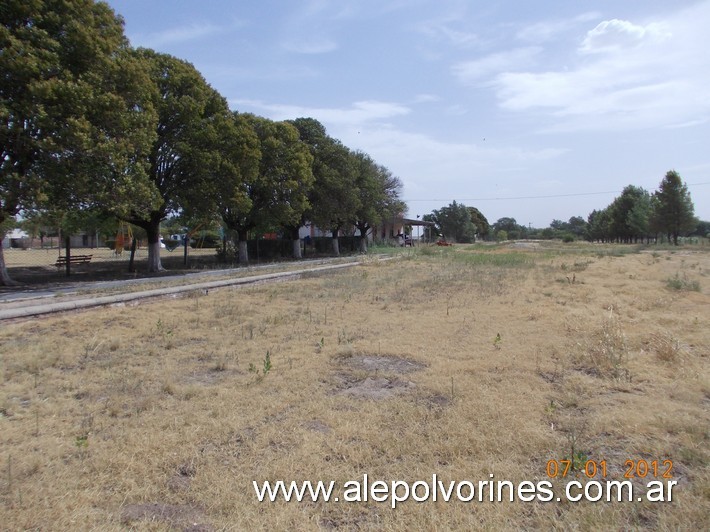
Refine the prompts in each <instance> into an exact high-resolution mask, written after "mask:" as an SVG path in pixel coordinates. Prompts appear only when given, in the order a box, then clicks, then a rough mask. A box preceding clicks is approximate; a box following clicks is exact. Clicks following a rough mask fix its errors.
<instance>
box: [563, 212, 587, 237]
mask: <svg viewBox="0 0 710 532" xmlns="http://www.w3.org/2000/svg"><path fill="white" fill-rule="evenodd" d="M567 226H568V229H569V232H570V233H572V234H573V235H575V236H576V237H578V238H583V237H584V235H585V233H586V232H587V221H586V220H585V219H584V218H582V217H581V216H572V217H571V218H570V219H569V221H568V222H567Z"/></svg>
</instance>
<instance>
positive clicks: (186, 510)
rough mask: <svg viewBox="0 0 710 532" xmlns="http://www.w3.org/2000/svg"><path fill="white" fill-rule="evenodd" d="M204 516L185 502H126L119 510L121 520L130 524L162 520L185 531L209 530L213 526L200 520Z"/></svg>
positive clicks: (203, 531)
mask: <svg viewBox="0 0 710 532" xmlns="http://www.w3.org/2000/svg"><path fill="white" fill-rule="evenodd" d="M203 518H204V516H203V515H202V512H201V511H200V510H198V509H197V508H194V507H192V506H188V505H186V504H165V503H160V502H154V503H145V504H128V505H126V506H124V507H123V509H122V510H121V521H122V522H123V523H124V524H126V525H131V524H133V523H135V522H136V521H147V522H153V523H155V522H163V523H166V524H167V525H169V526H170V527H171V528H176V529H179V530H183V531H185V532H188V531H189V532H211V531H212V530H214V528H213V527H212V526H211V525H209V524H207V523H204V522H202V520H203Z"/></svg>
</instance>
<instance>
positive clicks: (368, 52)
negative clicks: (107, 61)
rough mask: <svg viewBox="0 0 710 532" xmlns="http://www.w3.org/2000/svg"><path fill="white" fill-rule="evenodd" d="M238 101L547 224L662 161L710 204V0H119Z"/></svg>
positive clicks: (431, 205)
mask: <svg viewBox="0 0 710 532" xmlns="http://www.w3.org/2000/svg"><path fill="white" fill-rule="evenodd" d="M108 3H109V4H110V5H111V6H112V7H113V8H114V9H115V10H116V12H118V13H119V14H121V15H122V16H123V17H124V19H125V23H126V34H127V35H128V38H129V39H130V40H131V43H132V44H133V45H134V46H145V47H149V48H153V49H155V50H157V51H160V52H165V53H169V54H172V55H175V56H177V57H179V58H181V59H185V60H187V61H190V62H191V63H192V64H194V65H195V67H196V68H197V69H198V70H199V71H200V72H201V73H202V74H203V76H204V77H205V78H206V80H207V81H208V82H209V83H210V84H211V85H212V86H213V87H214V88H215V89H217V90H218V91H219V92H220V93H221V94H222V95H223V96H224V97H225V98H227V100H228V101H229V103H230V106H231V108H232V109H233V110H237V111H242V112H251V113H255V114H258V115H261V116H265V117H268V118H271V119H274V120H284V119H292V118H297V117H301V116H307V117H313V118H315V119H317V120H319V121H320V122H321V123H322V124H323V125H324V126H325V127H326V129H327V130H328V133H329V134H330V135H331V136H333V137H335V138H338V139H340V140H341V141H342V142H343V143H344V144H345V145H347V146H348V147H350V148H352V149H359V150H362V151H364V152H367V153H368V154H370V155H371V156H372V157H373V158H374V159H375V160H376V161H377V162H378V163H380V164H382V165H384V166H386V167H387V168H389V169H390V170H391V171H392V173H393V174H395V175H397V176H398V177H399V178H400V179H401V180H402V182H403V183H404V190H403V194H402V196H403V199H404V200H405V201H407V204H408V206H409V212H408V214H409V216H410V217H414V216H416V215H417V214H419V215H421V214H426V213H429V212H431V211H432V210H433V209H438V208H440V207H442V206H444V205H447V204H449V203H450V202H451V201H452V200H454V199H455V200H457V201H459V202H463V203H465V204H467V205H472V206H475V207H478V208H479V209H480V210H481V212H483V214H484V215H485V216H486V217H487V218H488V220H489V221H490V222H491V223H493V222H495V221H496V220H497V219H499V218H501V217H504V216H508V217H513V218H515V219H516V220H517V221H518V223H520V224H523V225H527V224H529V223H530V224H532V225H533V226H534V227H546V226H548V225H549V224H550V222H551V221H552V220H553V219H560V220H568V219H569V218H570V217H571V216H584V217H585V218H586V217H587V215H588V214H589V213H590V212H591V211H592V210H593V209H600V208H604V207H606V206H607V205H608V204H609V203H610V202H611V201H612V200H613V199H614V197H615V196H617V195H618V194H619V192H620V191H621V189H622V188H623V187H624V186H626V185H628V184H633V185H637V186H642V187H644V188H646V189H647V190H649V191H651V192H652V191H654V190H656V188H657V187H658V184H659V183H660V181H661V179H662V178H663V176H664V175H665V173H666V171H668V170H671V169H675V170H677V171H678V172H679V173H680V175H681V177H682V178H683V179H684V180H685V182H686V183H687V184H688V185H689V190H690V192H691V196H692V198H693V201H694V203H695V210H696V215H697V216H699V217H700V218H701V219H704V220H710V54H709V53H708V50H710V31H709V30H708V27H707V26H708V22H710V1H690V0H675V1H674V2H668V1H665V0H664V1H658V0H623V1H621V0H614V1H589V0H586V1H582V0H567V1H562V0H539V1H535V2H532V1H522V0H516V1H513V0H502V1H501V0H499V1H495V2H479V1H477V0H471V1H464V0H281V1H276V0H240V1H228V0H202V1H195V0H173V1H170V2H168V1H165V0H109V2H108Z"/></svg>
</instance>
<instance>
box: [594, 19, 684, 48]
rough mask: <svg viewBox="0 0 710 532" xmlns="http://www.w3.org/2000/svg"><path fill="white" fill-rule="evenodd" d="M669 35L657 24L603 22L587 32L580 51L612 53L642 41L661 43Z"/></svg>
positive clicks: (618, 21) (625, 21) (617, 20)
mask: <svg viewBox="0 0 710 532" xmlns="http://www.w3.org/2000/svg"><path fill="white" fill-rule="evenodd" d="M670 37H671V34H670V33H669V32H668V31H667V30H665V29H664V28H663V25H661V24H658V23H652V24H648V25H647V26H639V25H636V24H633V23H631V22H629V21H628V20H619V19H612V20H605V21H603V22H600V23H599V24H598V25H597V26H596V27H595V28H594V29H592V30H590V31H589V32H587V36H586V37H585V38H584V41H582V46H581V47H580V51H582V52H586V53H598V52H614V51H619V50H624V49H628V48H631V47H635V46H638V45H640V44H642V43H643V42H644V41H649V40H651V41H657V42H658V41H662V40H664V39H667V38H670Z"/></svg>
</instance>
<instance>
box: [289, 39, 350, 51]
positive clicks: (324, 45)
mask: <svg viewBox="0 0 710 532" xmlns="http://www.w3.org/2000/svg"><path fill="white" fill-rule="evenodd" d="M283 47H284V48H285V49H286V50H288V51H289V52H295V53H299V54H325V53H328V52H332V51H334V50H337V49H338V43H337V42H335V41H334V40H332V39H329V38H328V37H308V38H304V39H303V40H301V41H289V42H285V43H284V44H283Z"/></svg>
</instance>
